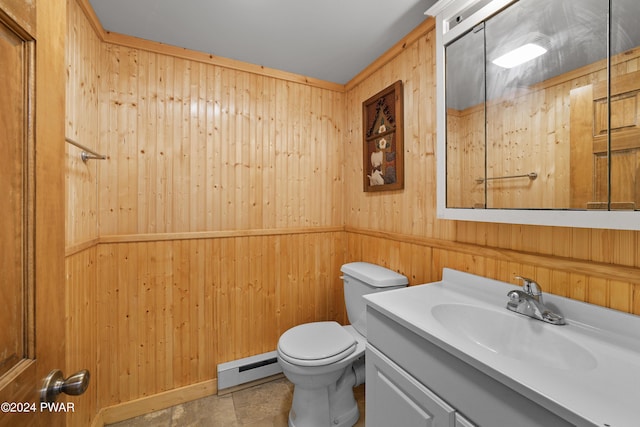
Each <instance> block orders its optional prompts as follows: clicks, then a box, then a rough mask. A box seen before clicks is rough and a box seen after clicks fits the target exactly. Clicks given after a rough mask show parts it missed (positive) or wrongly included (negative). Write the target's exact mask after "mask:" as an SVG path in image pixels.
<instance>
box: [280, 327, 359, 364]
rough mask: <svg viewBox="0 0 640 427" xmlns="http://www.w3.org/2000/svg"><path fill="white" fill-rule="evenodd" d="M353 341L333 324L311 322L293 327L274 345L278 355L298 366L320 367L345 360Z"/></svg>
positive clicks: (342, 329) (352, 347) (353, 347)
mask: <svg viewBox="0 0 640 427" xmlns="http://www.w3.org/2000/svg"><path fill="white" fill-rule="evenodd" d="M356 344H357V342H356V340H355V338H354V337H353V335H351V334H350V333H349V332H347V331H346V330H345V329H344V328H343V327H342V326H340V324H339V323H337V322H313V323H305V324H302V325H298V326H294V327H293V328H291V329H289V330H288V331H286V332H285V333H284V334H282V336H281V337H280V340H279V341H278V352H279V353H280V357H282V358H283V359H284V360H286V361H287V362H289V363H291V364H294V365H298V366H324V365H329V364H331V363H334V362H337V361H339V360H342V359H344V358H345V357H347V356H349V355H350V354H351V353H353V352H354V351H355V350H356Z"/></svg>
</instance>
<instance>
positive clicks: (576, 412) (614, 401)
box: [365, 269, 640, 427]
mask: <svg viewBox="0 0 640 427" xmlns="http://www.w3.org/2000/svg"><path fill="white" fill-rule="evenodd" d="M542 287H543V290H544V283H543V284H542ZM513 289H521V288H519V287H517V286H515V285H512V284H508V283H504V282H499V281H495V280H491V279H487V278H484V277H480V276H475V275H471V274H468V273H462V272H459V271H456V270H450V269H444V274H443V280H442V281H440V282H435V283H431V284H425V285H419V286H412V287H409V288H404V289H399V290H393V291H388V292H381V293H377V294H371V295H368V296H366V297H365V298H366V300H367V303H368V305H370V306H371V307H372V308H374V309H376V310H378V311H380V312H381V313H383V314H385V315H386V316H388V317H390V318H392V319H393V320H395V321H396V322H398V323H399V324H401V325H402V326H404V327H406V328H408V329H410V330H411V331H413V332H415V333H417V334H418V335H419V336H421V337H423V338H425V339H426V340H429V341H430V342H432V343H434V344H436V345H438V346H439V347H441V348H442V349H444V350H446V351H447V352H449V353H451V354H452V355H455V356H456V357H458V358H460V359H461V360H463V361H465V362H466V363H468V364H470V365H472V366H474V367H475V368H477V369H479V370H481V371H482V372H484V373H485V374H487V375H489V376H491V377H492V378H494V379H496V380H497V381H500V382H501V383H503V384H504V385H506V386H508V387H510V388H512V389H514V390H515V391H517V392H519V393H520V394H522V395H524V396H526V397H527V398H529V399H531V400H533V401H535V402H536V403H538V404H540V405H542V406H544V407H545V408H547V409H548V410H551V411H552V412H555V413H556V414H558V415H560V416H561V417H563V418H566V419H568V420H570V421H571V420H573V421H576V420H578V422H579V424H586V425H593V426H611V427H633V426H640V317H639V316H635V315H631V314H626V313H622V312H619V311H615V310H610V309H606V308H602V307H599V306H595V305H592V304H586V303H582V302H580V301H576V300H571V299H567V298H563V297H559V296H555V295H551V294H544V296H543V298H544V302H545V304H546V305H547V306H549V307H550V308H552V309H554V311H556V312H559V313H560V314H562V315H563V316H564V317H565V319H566V322H567V324H566V325H562V326H559V325H550V324H547V323H544V322H542V321H540V320H536V319H532V318H529V317H525V316H522V315H520V314H517V313H514V312H511V311H509V310H507V309H506V303H507V299H508V298H507V293H508V292H509V291H510V290H513ZM441 304H457V305H470V306H474V307H481V308H483V309H487V310H495V311H499V313H500V314H497V313H496V314H497V316H496V318H497V319H500V321H501V322H503V321H504V320H506V321H509V320H510V318H509V317H508V316H513V322H514V324H516V325H517V327H518V328H523V329H527V331H523V332H528V333H531V331H533V334H534V335H532V336H533V340H535V336H542V335H544V334H553V336H554V337H556V339H557V338H558V337H559V338H560V339H561V340H562V341H560V342H564V341H565V340H566V342H567V343H568V342H572V343H573V344H575V345H576V346H577V347H575V348H576V349H578V348H579V347H580V348H581V350H584V352H585V354H587V355H588V357H587V358H583V359H584V360H583V361H585V360H586V362H585V363H579V361H577V362H576V364H575V366H577V368H571V367H569V365H567V364H566V363H565V364H564V365H563V364H558V365H557V366H553V363H551V364H550V363H546V362H544V363H532V362H531V360H528V361H525V360H522V359H520V358H518V357H513V356H510V355H505V354H501V353H500V352H495V351H493V350H492V349H491V348H487V347H485V346H482V345H479V344H478V343H477V342H474V341H473V340H471V339H469V338H468V337H465V336H462V334H460V333H456V332H455V331H454V330H453V329H452V328H450V327H447V325H444V324H443V323H441V321H439V320H438V319H437V318H436V317H435V316H434V311H433V309H434V307H436V306H438V305H441ZM440 308H441V309H442V308H445V309H446V307H440ZM437 310H438V309H436V310H435V311H437ZM502 313H505V316H502ZM502 319H504V320H502ZM523 319H524V320H523ZM478 321H479V322H480V321H482V320H481V319H478ZM486 326H487V328H495V327H496V326H497V325H491V324H488V325H486ZM547 336H548V335H547ZM505 339H508V337H505ZM573 344H572V345H573ZM528 347H532V348H533V353H534V354H531V356H533V358H534V359H535V357H536V354H535V351H540V352H545V348H544V346H540V347H539V348H538V347H536V346H535V343H534V344H533V345H532V346H528ZM563 348H564V346H563ZM567 348H571V346H569V347H567ZM555 350H557V349H555ZM581 354H582V352H581ZM541 355H543V353H541ZM563 356H564V358H565V359H566V360H567V361H569V362H568V363H571V362H570V361H571V360H572V357H573V358H574V359H577V356H576V355H563ZM543 359H544V358H543ZM572 366H574V365H572Z"/></svg>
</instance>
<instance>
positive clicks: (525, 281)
mask: <svg viewBox="0 0 640 427" xmlns="http://www.w3.org/2000/svg"><path fill="white" fill-rule="evenodd" d="M515 278H516V279H518V280H522V288H523V289H524V291H525V292H526V293H528V294H529V295H532V296H540V295H542V290H541V289H540V285H538V283H536V281H535V280H533V279H529V278H527V277H522V276H516V277H515Z"/></svg>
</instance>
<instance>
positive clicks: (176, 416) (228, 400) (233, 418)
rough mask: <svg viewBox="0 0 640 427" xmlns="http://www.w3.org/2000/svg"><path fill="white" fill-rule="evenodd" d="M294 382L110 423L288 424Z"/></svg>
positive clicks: (138, 426)
mask: <svg viewBox="0 0 640 427" xmlns="http://www.w3.org/2000/svg"><path fill="white" fill-rule="evenodd" d="M364 387H365V386H364V384H363V385H361V386H358V387H356V388H355V390H354V391H355V396H356V400H357V401H358V407H359V409H360V419H359V420H358V423H357V424H356V427H363V426H364ZM292 397H293V385H292V384H291V383H290V382H289V381H288V380H287V379H286V378H282V379H277V380H275V381H271V382H268V383H265V384H261V385H258V386H254V387H251V388H247V389H244V390H240V391H236V392H233V393H231V394H227V395H224V396H217V395H213V396H207V397H203V398H201V399H198V400H194V401H192V402H187V403H184V404H182V405H177V406H173V407H171V408H167V409H163V410H160V411H157V412H153V413H151V414H146V415H142V416H139V417H136V418H132V419H130V420H126V421H121V422H119V423H116V424H109V427H240V426H243V427H287V419H288V414H289V408H290V406H291V399H292Z"/></svg>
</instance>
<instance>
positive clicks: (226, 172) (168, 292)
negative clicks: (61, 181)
mask: <svg viewBox="0 0 640 427" xmlns="http://www.w3.org/2000/svg"><path fill="white" fill-rule="evenodd" d="M77 1H80V2H81V3H83V4H84V6H85V7H86V2H85V1H84V0H77ZM69 16H70V19H69V33H70V34H69V39H68V44H69V48H68V53H67V55H68V56H67V63H68V66H69V84H68V90H67V93H68V97H67V99H68V103H67V116H68V129H67V132H68V134H67V136H70V137H74V136H75V137H77V139H78V140H79V141H80V142H81V143H85V144H89V143H90V142H91V141H92V140H93V139H94V138H97V140H98V145H97V148H98V151H100V152H104V153H105V154H107V155H108V157H109V158H108V160H106V161H100V162H99V161H91V162H89V164H88V165H83V164H81V163H79V162H78V161H77V159H76V158H75V157H74V155H71V154H70V156H69V157H68V162H67V165H66V166H67V194H68V197H67V219H68V223H67V229H68V231H67V263H66V269H67V294H68V296H67V304H68V305H67V315H68V321H67V335H68V336H70V337H71V336H73V337H74V338H73V340H69V341H68V342H67V354H68V359H69V360H70V362H69V367H70V368H73V369H77V368H78V367H77V366H75V365H79V364H82V365H83V366H86V367H89V368H90V369H95V373H96V374H95V375H94V378H93V380H92V381H93V382H92V385H91V387H93V388H94V389H93V391H92V392H91V393H95V394H91V395H89V397H87V398H88V399H91V403H86V408H88V409H86V411H87V412H86V413H84V414H83V415H81V416H73V417H71V418H70V420H71V422H70V423H71V424H73V425H84V424H86V423H84V420H85V419H87V418H89V417H90V416H92V415H91V414H90V413H91V412H95V411H98V410H100V409H101V408H104V407H107V406H110V405H114V404H117V403H120V402H128V401H132V400H135V399H137V398H141V397H147V396H152V395H154V394H156V393H160V392H162V391H165V390H170V389H175V388H177V387H180V386H183V385H189V384H194V383H197V382H201V381H207V380H213V379H215V376H216V372H215V367H216V364H218V363H221V362H225V361H229V360H233V359H236V358H239V357H244V356H249V355H252V354H258V353H261V352H263V351H269V350H273V349H274V348H275V345H276V341H277V337H278V336H279V334H280V333H281V332H283V331H284V330H285V329H286V328H288V327H290V326H293V325H295V324H298V323H301V322H306V321H312V320H325V319H334V320H337V321H340V322H344V321H346V319H345V313H344V304H343V296H342V286H341V282H340V280H339V279H338V277H339V275H340V272H339V268H340V265H341V264H342V263H343V262H345V261H355V260H365V261H372V262H376V263H378V264H381V265H385V266H387V267H389V268H392V269H394V270H396V271H400V272H402V273H404V274H407V275H408V276H409V278H410V280H411V284H418V283H424V282H428V281H433V280H437V279H438V278H439V277H440V274H441V270H442V268H443V267H453V268H459V269H462V270H465V271H469V272H472V273H476V274H483V275H486V276H489V277H495V278H498V279H501V280H507V281H510V280H512V276H513V274H515V273H521V274H528V275H531V276H533V277H536V278H537V279H538V280H539V281H540V282H541V283H542V285H543V287H544V288H545V290H546V291H550V292H555V293H559V294H562V295H567V296H570V297H572V298H577V299H583V300H588V301H592V302H594V303H596V304H601V305H606V306H611V307H614V308H617V309H620V310H623V311H631V312H636V313H640V298H639V297H638V295H639V294H640V292H638V289H637V287H638V284H637V283H638V282H640V274H639V275H638V279H637V280H636V279H635V274H636V273H637V272H638V271H640V270H638V268H639V267H640V253H639V251H638V249H637V248H638V246H639V243H640V241H639V234H638V233H637V232H627V231H606V230H588V229H587V230H585V229H574V228H552V227H534V226H518V225H504V224H484V223H469V222H454V221H444V220H440V219H438V218H437V217H436V195H435V189H436V172H435V171H436V148H435V136H436V125H435V91H434V87H435V73H434V43H435V36H434V33H433V31H432V29H433V27H432V24H431V23H430V21H426V24H423V25H422V26H421V27H419V28H418V29H417V30H416V32H414V34H413V35H412V38H411V39H410V40H409V41H404V42H403V43H402V44H401V45H400V46H398V47H396V48H394V50H395V51H396V52H400V53H399V54H397V55H396V54H394V55H385V56H384V57H383V58H381V60H380V61H376V62H375V63H374V64H372V65H371V67H370V68H369V69H367V70H365V71H364V72H363V73H361V74H360V75H359V76H357V78H355V79H354V80H353V81H352V82H351V83H350V84H348V85H347V87H346V90H345V91H342V90H336V89H335V88H330V87H321V86H318V85H311V84H306V83H305V82H304V81H303V80H304V79H300V81H294V80H291V79H285V78H282V79H280V78H277V77H274V76H273V75H260V74H259V73H253V72H247V71H243V70H238V69H233V68H228V67H224V66H222V65H220V64H212V63H207V61H202V60H197V59H193V58H190V57H189V55H181V56H180V57H178V56H175V55H169V54H164V53H162V52H161V49H159V48H158V46H153V48H150V49H146V48H145V47H144V46H138V47H132V45H134V44H139V43H137V42H136V43H128V44H127V47H125V46H124V44H115V43H106V42H105V41H104V35H100V32H99V31H98V32H97V36H96V30H95V22H94V25H93V26H92V25H90V24H89V23H88V22H87V18H86V17H85V16H84V15H83V13H81V12H80V8H79V6H78V4H77V3H76V0H69ZM116 38H117V37H116ZM111 39H113V37H111ZM129 42H130V40H129ZM168 51H171V52H173V51H174V50H172V49H169V48H168ZM194 56H195V55H194ZM396 80H402V81H403V83H404V109H405V130H404V134H405V153H404V159H405V174H406V178H405V189H404V190H401V191H395V192H375V193H364V192H363V191H362V164H361V160H362V152H361V149H362V148H361V147H362V129H361V123H362V120H361V111H362V107H361V103H362V101H363V100H365V99H367V98H369V97H370V96H372V95H373V94H375V93H376V92H378V91H380V90H381V89H383V88H384V87H386V86H388V85H390V84H391V83H393V82H395V81H396ZM93 88H96V89H95V91H94V89H93ZM96 91H97V92H96ZM96 93H97V95H96ZM96 132H97V135H96ZM87 141H88V142H87ZM71 150H72V148H69V152H70V153H71ZM91 193H95V194H97V196H91ZM343 227H346V230H345V229H344V228H343ZM594 266H595V267H594ZM608 273H614V274H613V276H612V277H614V278H613V279H606V278H605V276H606V275H607V274H608ZM72 364H73V365H74V366H71V365H72ZM93 415H95V413H94V414H93Z"/></svg>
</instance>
